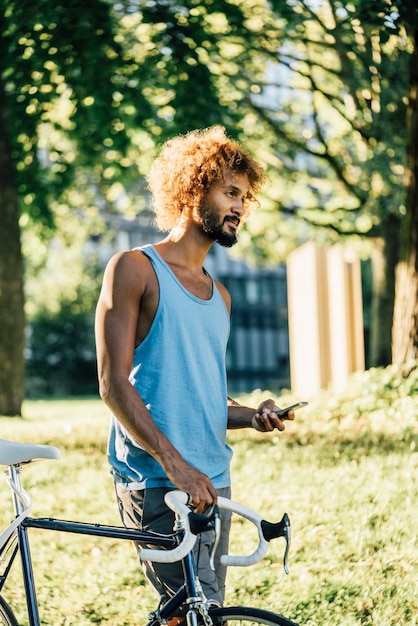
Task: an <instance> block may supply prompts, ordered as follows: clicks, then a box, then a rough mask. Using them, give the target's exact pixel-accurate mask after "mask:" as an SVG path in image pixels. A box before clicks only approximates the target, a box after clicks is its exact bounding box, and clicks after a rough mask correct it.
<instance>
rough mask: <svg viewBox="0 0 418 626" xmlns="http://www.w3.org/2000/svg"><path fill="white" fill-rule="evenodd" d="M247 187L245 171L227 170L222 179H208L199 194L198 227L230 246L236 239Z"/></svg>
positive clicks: (243, 214)
mask: <svg viewBox="0 0 418 626" xmlns="http://www.w3.org/2000/svg"><path fill="white" fill-rule="evenodd" d="M248 189H249V183H248V177H247V175H246V174H239V173H238V172H234V171H232V170H228V171H227V172H226V174H225V177H224V178H223V180H220V181H215V182H214V183H212V185H211V186H210V187H209V189H208V191H207V193H206V194H205V195H204V197H203V200H202V204H201V206H200V210H199V216H200V219H201V227H202V230H203V232H204V233H205V234H206V235H207V236H208V237H210V238H211V239H212V240H213V241H216V242H217V243H219V244H220V245H221V246H225V247H226V248H230V247H231V246H233V245H234V244H236V243H237V233H238V230H239V228H240V227H241V226H242V224H243V223H244V216H245V212H246V211H245V206H244V202H245V198H246V196H247V193H248Z"/></svg>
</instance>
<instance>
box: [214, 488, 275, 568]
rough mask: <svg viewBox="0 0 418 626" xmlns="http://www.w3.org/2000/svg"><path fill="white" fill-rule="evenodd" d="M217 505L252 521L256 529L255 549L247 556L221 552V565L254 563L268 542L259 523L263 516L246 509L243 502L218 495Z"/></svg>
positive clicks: (243, 565) (267, 546)
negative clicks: (256, 541) (256, 540)
mask: <svg viewBox="0 0 418 626" xmlns="http://www.w3.org/2000/svg"><path fill="white" fill-rule="evenodd" d="M218 502H219V506H220V507H221V509H226V510H228V511H232V512H233V513H238V515H241V516H242V517H245V518H246V519H248V520H249V521H250V522H252V523H253V524H254V525H255V526H256V527H257V530H258V542H259V543H258V546H257V548H256V550H255V551H254V552H253V553H252V554H249V555H247V556H234V555H232V554H223V555H222V556H221V563H222V565H232V566H238V567H247V566H248V565H254V564H255V563H258V561H261V559H263V558H264V557H265V556H266V554H267V552H268V550H269V543H268V541H266V539H265V538H264V535H263V531H262V528H261V523H262V521H263V518H262V517H261V515H258V513H256V512H255V511H252V510H251V509H248V508H247V507H245V506H244V505H243V504H240V503H239V502H233V501H232V500H228V499H227V498H222V497H219V499H218Z"/></svg>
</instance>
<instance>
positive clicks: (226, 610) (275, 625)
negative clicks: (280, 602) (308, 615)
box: [209, 606, 298, 626]
mask: <svg viewBox="0 0 418 626" xmlns="http://www.w3.org/2000/svg"><path fill="white" fill-rule="evenodd" d="M209 615H210V617H211V618H212V621H213V624H214V626H216V625H217V624H218V625H219V626H220V625H221V624H223V623H225V626H251V625H252V624H265V626H298V624H296V622H292V621H291V620H290V619H287V618H286V617H283V615H278V614H277V613H272V612H271V611H265V610H264V609H255V608H250V607H246V606H225V607H221V608H219V609H211V610H210V611H209Z"/></svg>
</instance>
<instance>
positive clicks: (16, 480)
mask: <svg viewBox="0 0 418 626" xmlns="http://www.w3.org/2000/svg"><path fill="white" fill-rule="evenodd" d="M20 471H21V467H20V466H14V465H12V466H10V467H9V477H10V481H11V483H12V485H13V487H14V488H13V506H14V511H15V515H16V516H18V515H20V514H21V513H22V512H23V510H24V506H23V503H22V501H21V499H20V498H19V495H18V494H20V493H21V492H22V487H21V484H20V476H19V474H20ZM17 541H18V546H19V552H20V557H21V562H22V576H23V584H24V587H25V595H26V605H27V610H28V617H29V624H30V626H40V619H39V611H38V602H37V599H36V589H35V580H34V576H33V568H32V559H31V555H30V547H29V537H28V531H27V528H26V527H25V526H24V524H20V525H19V527H18V529H17Z"/></svg>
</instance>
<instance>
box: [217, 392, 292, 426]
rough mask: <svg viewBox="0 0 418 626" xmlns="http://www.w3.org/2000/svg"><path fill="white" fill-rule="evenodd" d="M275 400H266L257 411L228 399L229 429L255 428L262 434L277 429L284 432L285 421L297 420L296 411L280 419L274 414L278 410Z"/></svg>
mask: <svg viewBox="0 0 418 626" xmlns="http://www.w3.org/2000/svg"><path fill="white" fill-rule="evenodd" d="M277 408H278V407H277V405H276V404H275V402H274V400H272V399H271V398H269V399H268V400H264V401H263V402H262V403H261V404H260V406H259V407H258V408H257V409H254V408H251V407H247V406H243V405H241V404H239V403H238V402H236V401H235V400H233V399H232V398H229V397H228V428H229V429H237V428H254V429H255V430H258V431H260V432H271V431H273V430H275V429H277V430H284V429H285V425H284V423H283V422H284V421H285V420H293V419H295V413H294V411H288V412H287V413H285V414H284V415H281V416H280V417H279V416H278V415H276V413H273V412H272V411H273V409H277Z"/></svg>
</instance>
